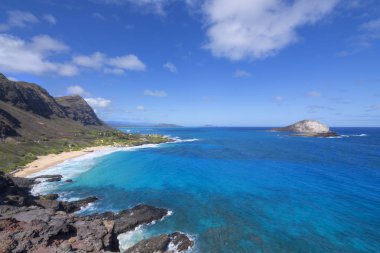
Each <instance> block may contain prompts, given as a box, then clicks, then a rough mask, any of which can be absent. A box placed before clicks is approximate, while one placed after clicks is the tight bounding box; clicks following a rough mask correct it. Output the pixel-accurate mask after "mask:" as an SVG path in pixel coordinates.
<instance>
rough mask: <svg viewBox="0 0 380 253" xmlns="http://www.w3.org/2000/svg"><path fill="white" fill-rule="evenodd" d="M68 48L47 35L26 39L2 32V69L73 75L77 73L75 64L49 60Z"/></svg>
mask: <svg viewBox="0 0 380 253" xmlns="http://www.w3.org/2000/svg"><path fill="white" fill-rule="evenodd" d="M67 50H69V47H68V46H66V45H65V44H64V43H62V42H60V41H58V40H55V39H53V38H51V37H49V36H47V35H39V36H35V37H33V38H32V39H31V41H25V40H22V39H20V38H18V37H15V36H11V35H7V34H0V70H1V71H4V72H12V73H17V72H23V73H32V74H44V73H48V72H53V73H57V74H59V75H64V76H72V75H75V74H76V73H77V69H76V67H75V66H72V65H71V64H69V63H58V62H53V61H51V60H49V56H51V54H54V53H61V52H64V51H67Z"/></svg>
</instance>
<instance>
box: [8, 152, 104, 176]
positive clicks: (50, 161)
mask: <svg viewBox="0 0 380 253" xmlns="http://www.w3.org/2000/svg"><path fill="white" fill-rule="evenodd" d="M107 148H111V146H97V147H89V148H85V149H82V150H78V151H68V152H62V153H60V154H49V155H45V156H38V158H37V160H35V161H33V162H31V163H29V164H27V165H25V166H24V167H23V168H22V169H21V170H19V171H16V172H15V173H13V176H16V177H27V176H29V175H31V174H34V173H36V172H39V171H42V170H45V169H47V168H50V167H52V166H55V165H57V164H60V163H63V162H64V161H66V160H68V159H72V158H76V157H79V156H82V155H85V154H88V153H91V152H94V151H99V150H104V149H107Z"/></svg>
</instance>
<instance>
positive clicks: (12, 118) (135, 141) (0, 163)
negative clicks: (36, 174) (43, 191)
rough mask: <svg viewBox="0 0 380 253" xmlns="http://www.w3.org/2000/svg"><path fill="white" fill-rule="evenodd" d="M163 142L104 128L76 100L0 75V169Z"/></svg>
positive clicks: (104, 125)
mask: <svg viewBox="0 0 380 253" xmlns="http://www.w3.org/2000/svg"><path fill="white" fill-rule="evenodd" d="M164 141H168V139H167V138H162V137H159V136H140V135H131V134H124V133H121V132H119V131H117V130H115V129H113V128H111V127H109V126H108V125H107V124H105V123H104V122H103V121H101V120H100V119H99V118H98V116H97V115H96V113H95V112H94V110H93V109H92V108H91V107H90V106H89V105H88V104H87V102H86V101H85V100H84V99H83V98H82V97H80V96H66V97H60V98H54V97H52V96H51V95H50V94H49V93H48V92H47V91H46V90H45V89H43V88H42V87H40V86H39V85H37V84H33V83H27V82H15V81H11V80H8V79H7V78H6V77H5V76H4V75H3V74H1V73H0V170H3V171H8V172H9V171H11V170H13V169H15V168H17V167H19V166H22V165H25V164H26V163H28V162H31V161H33V160H35V159H36V156H37V155H44V154H49V153H60V152H62V151H68V150H77V149H80V148H84V147H88V146H98V145H139V144H144V143H161V142H164Z"/></svg>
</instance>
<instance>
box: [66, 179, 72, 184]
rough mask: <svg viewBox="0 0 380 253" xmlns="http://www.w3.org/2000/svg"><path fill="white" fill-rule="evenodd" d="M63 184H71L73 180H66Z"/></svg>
mask: <svg viewBox="0 0 380 253" xmlns="http://www.w3.org/2000/svg"><path fill="white" fill-rule="evenodd" d="M65 182H66V183H71V182H73V180H72V179H67V180H65Z"/></svg>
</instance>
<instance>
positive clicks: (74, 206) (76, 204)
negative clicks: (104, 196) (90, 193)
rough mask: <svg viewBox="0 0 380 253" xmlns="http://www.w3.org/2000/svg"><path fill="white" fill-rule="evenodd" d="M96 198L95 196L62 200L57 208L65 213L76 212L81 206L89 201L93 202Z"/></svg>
mask: <svg viewBox="0 0 380 253" xmlns="http://www.w3.org/2000/svg"><path fill="white" fill-rule="evenodd" d="M97 200H98V198H97V197H88V198H85V199H81V200H77V201H71V202H69V201H63V202H60V203H61V206H60V208H59V210H61V211H65V212H67V213H72V212H76V211H79V210H80V209H81V208H82V207H84V206H86V205H88V204H90V203H93V202H95V201H97Z"/></svg>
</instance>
